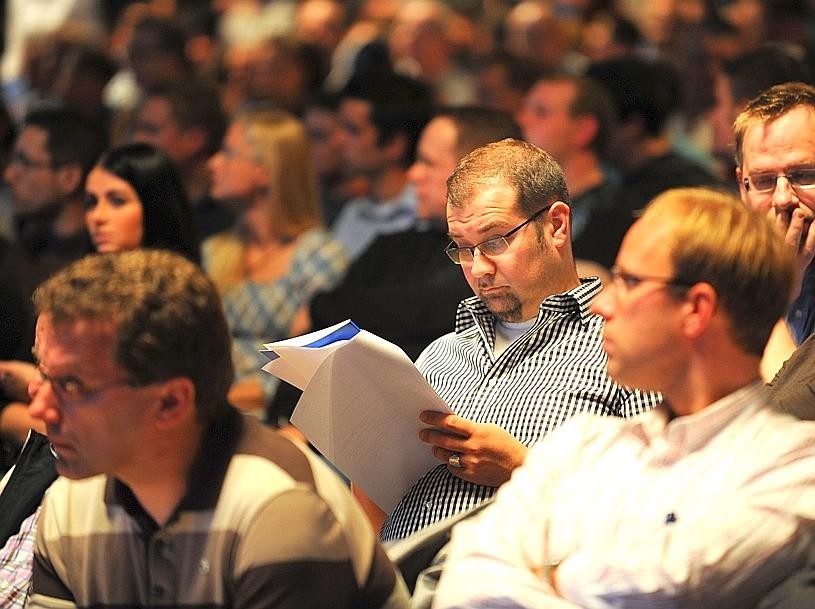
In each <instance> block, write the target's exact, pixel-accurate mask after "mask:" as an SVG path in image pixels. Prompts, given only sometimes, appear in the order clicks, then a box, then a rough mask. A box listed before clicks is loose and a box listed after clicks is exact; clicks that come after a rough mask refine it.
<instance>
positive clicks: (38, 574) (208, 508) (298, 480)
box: [30, 408, 407, 609]
mask: <svg viewBox="0 0 815 609" xmlns="http://www.w3.org/2000/svg"><path fill="white" fill-rule="evenodd" d="M202 445H203V448H202V450H201V452H200V454H199V456H198V458H197V460H196V463H195V464H194V466H193V468H192V470H191V472H190V482H189V490H188V492H187V494H186V495H185V496H184V498H183V499H182V501H181V503H180V504H179V506H178V508H177V509H176V511H175V513H174V514H173V515H172V516H171V517H170V519H169V520H168V522H167V523H166V524H164V525H163V526H159V525H157V524H156V522H155V521H154V520H153V519H152V518H151V517H150V516H149V515H148V514H147V513H146V512H145V511H144V510H143V509H142V507H141V506H140V504H139V503H138V501H137V500H136V498H135V497H134V495H133V493H132V492H131V491H130V489H129V488H128V487H127V486H125V485H124V484H122V483H121V482H119V481H117V480H116V479H114V478H110V477H108V476H104V475H100V476H94V477H91V478H87V479H84V480H68V479H65V478H60V479H58V480H57V481H56V482H55V483H54V485H53V486H52V488H51V491H50V492H49V494H48V495H47V497H46V499H45V501H44V503H43V510H42V515H41V518H40V524H39V530H38V535H37V548H36V551H35V562H34V575H33V587H32V595H31V599H30V606H31V607H62V608H64V607H74V606H76V607H95V608H105V607H148V606H164V607H182V608H183V607H196V608H204V607H206V608H218V607H243V608H252V607H276V608H281V609H284V608H285V609H289V608H290V609H306V608H325V609H328V608H345V607H347V608H351V607H372V608H373V607H383V608H391V607H393V608H401V607H405V606H406V603H407V601H406V596H405V592H404V587H403V584H402V583H401V580H400V579H399V578H398V577H397V575H396V574H395V571H394V568H393V566H392V565H391V563H390V562H389V561H388V559H387V558H386V556H385V554H384V553H383V551H382V550H381V548H380V546H379V544H378V542H377V540H376V538H375V535H374V532H373V530H372V529H371V527H370V524H369V523H368V522H367V520H366V519H365V516H364V515H363V514H362V512H361V510H360V509H359V508H358V506H357V504H356V502H355V501H354V499H353V498H352V497H351V495H350V493H349V492H348V489H347V488H346V487H345V485H344V484H343V483H342V482H341V481H340V479H339V478H338V477H337V476H336V475H335V474H334V473H333V472H331V471H330V470H329V469H328V467H327V466H325V464H324V463H323V462H322V461H320V459H319V458H316V457H315V456H314V455H313V454H311V453H309V452H308V451H307V450H305V449H301V448H300V447H299V446H297V445H296V444H295V443H293V442H292V441H290V440H288V439H287V438H285V437H284V436H282V435H281V434H279V433H278V432H276V431H274V430H273V429H271V428H267V427H264V426H263V425H262V424H261V423H259V422H258V421H257V420H255V419H253V418H251V417H244V416H242V415H240V414H238V413H237V411H235V410H234V409H232V408H229V412H228V415H227V416H226V417H224V419H223V420H221V421H218V422H216V423H215V424H213V425H212V426H211V427H210V430H209V432H208V433H207V434H206V436H205V438H204V441H203V443H202Z"/></svg>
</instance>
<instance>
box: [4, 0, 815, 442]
mask: <svg viewBox="0 0 815 609" xmlns="http://www.w3.org/2000/svg"><path fill="white" fill-rule="evenodd" d="M1 17H2V20H3V22H4V31H5V36H4V38H3V40H2V64H1V65H0V74H1V75H2V101H3V107H2V108H0V165H2V167H3V168H4V170H3V173H2V177H3V179H2V184H0V273H2V274H0V282H1V283H2V284H3V286H2V287H0V298H2V299H3V303H4V304H3V312H2V320H0V323H2V339H1V340H0V359H3V360H13V359H30V353H29V350H30V347H31V344H32V340H31V328H32V327H33V326H32V323H31V318H30V311H28V310H27V307H28V304H27V299H28V298H29V296H30V293H31V290H32V289H33V287H34V286H35V285H36V284H37V283H38V282H39V281H40V280H42V279H43V278H44V277H46V276H48V275H49V274H50V273H51V272H53V271H54V270H55V269H56V268H59V267H60V266H63V265H64V264H65V263H66V262H68V261H70V260H72V259H75V258H77V257H79V256H81V255H83V254H84V253H87V252H89V251H92V250H94V249H96V250H98V251H112V250H118V249H131V248H135V247H142V246H151V247H168V248H170V249H176V250H177V251H182V252H184V253H187V255H188V257H190V258H192V259H194V260H199V259H200V260H201V262H202V264H203V266H204V268H205V269H206V270H207V271H208V272H209V273H210V274H211V276H212V277H213V278H214V279H215V281H216V284H217V285H218V287H219V289H220V290H221V292H222V294H223V296H224V301H225V306H226V308H227V315H228V317H229V319H230V323H232V324H233V334H234V336H235V338H236V348H235V360H236V364H237V369H238V377H239V378H238V383H237V384H236V387H235V388H234V391H233V394H232V396H231V397H232V399H233V400H234V401H235V402H236V403H238V404H239V405H244V406H245V408H246V409H247V410H261V411H262V410H268V409H269V408H270V404H272V403H273V402H274V400H275V399H276V394H277V393H278V387H277V386H276V385H275V384H274V383H275V381H274V379H273V378H272V377H269V376H268V375H260V373H259V372H258V368H259V366H260V365H261V364H262V360H259V359H258V357H259V356H258V355H257V353H256V350H257V348H258V347H259V345H260V343H261V342H263V341H271V340H276V339H282V338H286V337H287V336H290V335H292V334H296V333H300V332H302V331H305V330H308V329H309V328H312V327H315V326H320V325H323V324H327V323H333V322H336V321H340V320H341V319H342V318H343V315H345V312H335V313H332V312H331V311H326V308H328V309H330V308H331V306H332V305H333V304H336V303H338V302H340V301H341V297H342V293H336V294H335V295H334V297H333V298H332V299H330V300H329V302H328V303H326V301H325V299H323V300H322V304H320V303H321V301H320V299H319V298H317V299H314V297H315V295H317V294H319V293H321V292H327V291H329V290H335V289H337V288H338V286H339V287H341V286H342V285H343V281H346V282H352V283H353V281H354V277H355V276H356V275H360V273H361V277H362V279H359V282H360V285H362V284H366V282H367V284H370V283H371V281H374V282H376V281H382V282H387V281H389V280H393V278H390V279H389V278H388V277H384V276H378V275H376V274H375V273H374V274H371V273H372V272H371V267H372V266H376V265H379V266H387V265H388V261H387V259H386V258H385V257H382V256H377V257H376V258H375V264H372V263H371V262H370V260H369V261H368V267H365V266H364V265H365V259H364V257H363V254H364V251H365V250H367V249H368V248H369V247H370V246H371V244H372V242H373V240H374V238H375V237H376V236H377V235H384V234H387V233H398V232H401V231H405V230H408V229H413V228H417V227H418V228H421V229H423V230H424V229H426V228H427V227H428V226H430V225H435V226H436V228H438V227H439V226H441V227H442V234H443V233H444V230H443V220H444V213H443V211H441V212H438V211H436V212H433V211H428V210H427V209H424V208H423V206H425V207H426V205H427V201H429V200H430V198H432V197H431V195H430V194H428V192H426V189H427V188H429V187H428V186H427V184H429V178H428V176H427V175H426V174H427V173H428V172H430V171H431V170H432V164H433V158H432V157H433V152H434V149H433V146H432V144H431V143H426V147H428V148H427V149H426V150H425V151H424V152H423V151H422V149H421V145H420V147H419V153H418V157H417V154H416V144H417V141H418V137H419V133H420V131H421V129H422V128H423V127H424V126H425V125H426V124H427V122H428V121H429V120H430V118H431V117H432V116H433V115H434V114H436V113H438V112H439V111H440V109H442V108H450V107H459V106H477V107H483V108H490V109H492V110H496V111H500V112H503V113H505V114H506V115H508V116H510V117H512V118H514V119H515V121H516V122H517V124H518V126H519V127H520V132H519V133H520V135H521V136H522V137H523V138H524V139H526V140H528V141H530V142H531V143H534V144H536V145H538V146H540V147H541V148H543V149H545V150H547V151H548V152H550V153H551V154H552V155H553V156H554V157H555V158H556V159H557V160H558V162H559V163H560V164H561V165H562V166H563V167H564V171H565V174H566V178H567V181H568V185H569V189H570V192H571V196H572V205H573V212H572V213H573V216H574V221H573V231H574V232H573V235H572V236H573V239H574V242H575V253H576V255H577V257H579V258H581V259H583V260H586V261H589V262H591V263H595V264H598V265H600V266H601V267H602V266H605V267H608V266H610V265H611V264H612V263H613V259H614V255H615V253H616V249H617V247H618V246H619V240H620V238H621V236H622V234H623V232H624V231H625V229H626V228H627V227H628V225H629V224H630V223H631V219H632V215H631V212H632V211H634V210H637V209H640V208H641V207H643V206H644V204H645V203H646V202H647V201H648V200H650V199H651V198H652V197H653V196H654V195H656V194H657V193H659V192H661V191H663V190H665V189H667V188H670V187H674V186H686V185H702V184H705V185H719V186H722V187H724V188H729V189H731V190H733V191H734V192H735V191H737V183H736V180H735V175H734V168H735V163H734V160H733V151H734V147H733V135H732V133H733V132H732V123H733V119H734V118H735V116H736V114H737V113H738V112H739V110H740V109H741V108H742V107H743V105H744V104H745V103H746V101H747V100H749V99H751V98H752V97H754V96H755V95H756V94H757V93H758V92H759V91H762V90H764V89H766V88H767V87H769V86H771V85H773V84H776V83H779V82H786V81H804V82H810V83H811V82H812V78H813V74H812V67H813V65H815V51H814V50H813V49H815V2H812V1H811V0H809V1H807V0H523V1H510V0H347V1H344V2H343V1H338V0H268V1H265V2H264V1H262V0H152V1H149V2H145V1H140V2H137V1H132V0H7V1H6V2H5V3H3V4H2V16H1ZM349 100H350V102H349ZM360 101H362V103H363V105H362V106H360V105H359V103H358V102H360ZM355 103H356V105H355ZM55 113H56V114H55ZM389 113H390V114H389ZM587 116H588V117H590V118H591V121H589V122H588V123H587V122H585V121H584V120H583V119H584V118H585V117H587ZM395 133H397V134H399V133H401V134H404V135H405V141H404V142H401V141H398V140H397V138H395V137H393V134H395ZM371 134H373V135H371ZM394 142H397V143H398V144H399V145H398V146H397V148H393V147H392V146H391V144H394ZM136 144H138V145H140V146H142V147H145V146H146V147H147V148H140V147H139V146H136ZM394 145H396V144H394ZM134 146H135V148H134ZM156 150H158V151H159V152H160V153H161V158H158V159H155V158H153V157H154V153H155V151H156ZM105 151H108V154H106V156H104V157H101V155H102V153H103V152H105ZM111 151H113V152H112V153H111ZM270 151H273V152H270ZM100 157H101V158H102V161H99V159H100ZM122 159H124V160H122ZM244 161H247V162H246V163H244ZM72 163H77V164H78V166H79V168H80V169H79V171H78V172H74V173H71V172H69V171H67V170H66V171H62V170H63V169H64V168H66V167H68V166H69V165H71V164H72ZM166 163H169V167H170V169H169V170H166V168H165V164H166ZM94 167H96V168H101V169H102V170H103V171H102V173H101V174H99V175H96V176H95V179H94V180H93V187H92V188H91V185H90V181H89V183H88V185H87V186H86V184H85V179H86V178H87V176H88V174H89V173H90V172H91V170H92V169H93V168H94ZM168 171H169V173H170V174H173V175H172V176H170V177H167V176H166V175H165V174H166V173H167V172H168ZM447 172H448V173H449V168H448V169H447ZM91 175H94V174H93V173H92V174H91ZM111 175H112V176H113V177H114V178H118V179H120V181H121V180H123V181H124V182H125V183H126V184H127V185H129V186H130V187H132V188H131V190H133V189H135V191H134V192H133V194H134V196H135V197H136V198H137V200H138V201H139V203H140V204H141V210H140V211H139V212H138V213H139V215H138V220H137V221H135V223H136V224H137V225H138V227H137V228H138V229H139V230H140V231H141V232H139V231H138V230H137V231H136V236H135V237H134V238H133V239H131V240H130V241H129V242H127V243H113V242H112V240H113V239H114V238H113V237H112V236H111V235H112V234H113V232H112V231H109V232H106V229H105V228H104V226H106V224H105V223H106V222H109V221H110V220H109V219H108V217H107V216H105V213H107V212H106V211H105V209H106V207H105V206H106V205H108V206H109V207H110V208H111V209H115V210H119V211H121V210H122V209H123V208H124V206H125V204H126V201H123V200H122V197H121V196H119V195H116V193H117V192H118V191H116V184H118V183H114V185H113V186H111V185H110V184H111V183H109V182H105V181H104V180H103V179H102V178H105V179H109V177H110V176H111ZM158 175H161V176H164V177H161V178H160V179H161V180H163V181H161V182H160V184H161V185H162V186H161V190H160V192H159V193H155V192H153V193H150V192H148V191H146V190H144V189H145V188H147V187H146V186H145V184H147V183H153V184H154V183H155V180H158V179H159V178H158V177H156V176H158ZM100 176H101V177H100ZM145 176H146V177H145ZM443 177H444V176H442V178H443ZM100 180H101V181H100ZM423 189H425V190H423ZM148 190H149V188H148ZM111 193H113V194H111ZM162 194H163V195H164V196H165V197H169V199H168V201H167V205H166V206H165V207H164V208H163V209H161V210H158V208H159V207H161V204H160V203H157V204H154V203H151V201H153V200H155V199H156V198H158V199H161V196H162ZM113 195H116V196H113ZM442 197H443V194H442ZM170 199H171V200H170ZM182 199H186V200H185V201H182V202H181V203H176V202H177V201H179V200H182ZM417 199H418V203H417ZM349 201H350V202H352V203H358V202H360V201H363V202H365V201H367V202H374V203H383V202H384V203H386V204H387V205H383V206H382V207H389V208H393V209H398V210H400V212H399V214H394V215H393V217H388V218H384V217H380V216H381V214H379V215H377V214H378V212H377V214H374V216H375V217H373V218H372V216H371V213H370V211H366V209H367V208H360V207H359V206H357V207H354V205H351V206H350V207H349V205H348V203H349ZM417 205H418V212H417V211H416V209H417ZM363 207H364V206H363ZM151 210H152V211H151ZM405 210H406V211H405ZM153 214H156V218H154V219H152V220H150V217H152V216H153ZM366 214H367V215H366ZM164 215H166V216H167V217H164ZM151 223H152V224H151ZM366 223H367V224H366ZM179 224H180V228H176V229H173V234H172V235H165V234H160V233H161V231H159V232H156V230H157V228H156V227H158V226H165V225H166V226H175V227H177V226H178V225H179ZM373 224H376V225H377V226H379V228H378V229H376V230H374V231H373V232H370V231H369V232H368V233H365V234H364V235H363V234H362V233H360V232H359V230H360V228H359V227H360V226H367V227H369V228H370V226H371V225H373ZM191 240H192V241H191ZM193 242H194V245H191V243H193ZM198 243H201V244H203V247H202V248H201V250H200V252H199V248H198V246H197V244H198ZM406 243H409V245H405V244H399V245H398V247H397V246H394V247H393V248H392V249H393V250H396V249H400V250H402V251H404V250H405V248H408V249H410V251H411V252H412V251H414V250H413V249H412V248H417V247H418V246H417V245H416V241H415V240H411V241H409V242H406ZM443 247H444V243H443V242H442V243H441V245H440V247H436V245H435V241H434V242H433V248H434V249H433V252H436V251H438V257H439V260H441V261H442V262H441V263H440V264H449V261H446V259H445V257H444V255H443V254H442V251H441V250H442V249H443ZM393 264H396V263H393ZM354 265H357V266H354ZM359 265H363V266H362V267H360V266H359ZM362 268H365V269H367V270H366V272H365V273H362V271H361V269H362ZM349 269H350V271H349ZM355 269H356V271H358V272H357V273H356V275H355V273H354V271H355ZM600 270H602V269H600ZM424 272H425V271H422V273H424ZM451 272H453V273H456V274H459V275H460V273H458V271H456V270H455V269H451ZM346 273H347V278H346V279H345V280H344V277H346ZM407 274H408V271H407V270H406V269H405V267H403V266H401V263H398V266H397V267H395V268H393V275H396V276H397V278H398V280H399V281H404V280H405V279H406V275H407ZM372 277H375V278H374V279H372ZM415 279H416V280H417V281H419V282H421V281H423V280H424V281H429V280H428V278H427V276H423V277H418V278H415ZM357 287H358V288H359V289H361V288H360V286H357ZM455 287H456V289H455V293H454V294H452V295H451V296H450V298H449V300H450V303H451V304H450V305H449V306H447V308H445V309H444V311H443V319H442V323H439V324H438V325H436V326H432V327H430V324H428V327H429V331H428V337H427V340H425V338H424V337H420V339H416V338H415V337H404V336H401V337H400V336H397V335H394V336H389V335H388V329H387V328H386V327H382V328H379V327H376V323H375V321H371V322H370V323H369V326H373V327H371V329H373V330H375V331H377V332H378V333H380V334H382V335H384V336H385V337H386V338H391V339H392V340H394V341H395V342H397V343H399V344H400V345H402V346H403V347H404V348H405V349H406V350H407V351H408V352H409V353H410V354H411V355H412V356H414V357H415V355H417V354H418V352H419V351H420V350H421V349H422V348H423V347H424V346H425V345H426V344H427V342H429V340H430V339H431V338H434V337H435V336H438V335H439V334H441V333H443V332H445V331H447V329H449V328H451V327H452V321H453V318H454V314H455V303H456V302H457V301H458V300H459V299H460V298H463V297H464V296H466V295H467V293H468V292H467V287H466V285H464V283H463V281H462V280H461V279H460V278H459V283H458V284H457V285H456V286H455ZM360 294H361V292H360V291H357V292H354V291H353V290H352V291H351V295H350V301H351V302H352V303H354V304H355V305H356V307H357V310H361V309H365V308H366V307H367V306H368V305H370V304H371V303H373V302H375V301H376V297H371V298H367V297H365V298H360ZM312 299H314V302H315V306H314V307H311V308H310V307H309V303H310V302H311V301H312ZM441 308H442V307H440V306H438V307H437V309H441ZM448 309H449V310H448ZM353 310H354V309H353V308H352V311H353ZM403 313H404V311H403ZM360 315H362V313H360ZM423 320H424V321H428V319H427V318H426V317H425V318H423ZM396 324H397V325H401V326H403V327H404V326H406V325H411V324H406V323H405V322H404V319H402V321H401V323H400V322H399V321H398V320H397V322H396ZM402 329H404V328H402ZM241 362H245V363H243V364H242V363H241ZM242 370H243V372H244V373H242ZM258 375H260V376H258ZM252 377H254V378H252ZM5 392H6V397H5V399H6V401H11V402H13V401H14V400H15V399H21V398H20V395H19V392H15V391H14V390H13V388H9V387H6V388H5ZM272 410H273V412H271V414H269V413H267V415H266V416H267V418H268V419H269V420H270V421H271V422H277V421H278V420H279V419H280V416H278V414H279V413H277V412H276V411H274V409H272ZM3 412H4V413H6V414H8V413H10V412H12V410H10V409H8V408H6V409H5V410H4V411H3ZM281 412H282V413H283V415H282V417H283V418H284V419H285V413H286V412H288V410H287V409H286V407H282V410H281ZM1 421H2V423H0V432H2V433H3V437H4V438H5V439H6V442H7V443H8V442H9V438H14V437H17V438H21V437H24V433H25V431H27V429H28V426H29V425H30V424H31V422H30V421H28V420H25V421H22V422H21V423H20V424H19V426H18V427H16V428H15V426H14V425H12V424H11V423H9V422H8V421H6V420H1ZM14 429H18V431H17V432H16V435H15V432H14V431H13V430H14Z"/></svg>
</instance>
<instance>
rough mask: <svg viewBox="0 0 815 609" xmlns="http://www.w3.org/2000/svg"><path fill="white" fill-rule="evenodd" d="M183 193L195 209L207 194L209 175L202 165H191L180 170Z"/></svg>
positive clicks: (204, 165)
mask: <svg viewBox="0 0 815 609" xmlns="http://www.w3.org/2000/svg"><path fill="white" fill-rule="evenodd" d="M182 181H183V183H184V192H186V193H187V197H189V200H190V204H191V205H192V206H193V207H195V205H196V203H198V202H199V201H201V200H202V199H203V198H204V197H206V196H207V193H209V187H210V182H211V180H210V174H209V171H208V170H207V167H206V164H204V163H191V164H190V165H189V166H187V167H186V169H183V170H182Z"/></svg>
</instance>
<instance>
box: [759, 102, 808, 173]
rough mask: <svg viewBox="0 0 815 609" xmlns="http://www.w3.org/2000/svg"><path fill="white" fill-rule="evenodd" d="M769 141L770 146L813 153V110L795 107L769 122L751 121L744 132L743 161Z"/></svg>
mask: <svg viewBox="0 0 815 609" xmlns="http://www.w3.org/2000/svg"><path fill="white" fill-rule="evenodd" d="M767 140H769V142H770V144H773V145H781V146H787V147H794V148H796V149H803V150H806V151H808V152H813V153H815V108H812V107H809V106H796V107H794V108H792V109H791V110H789V111H788V112H785V113H784V114H782V115H780V116H777V117H775V118H773V119H771V120H755V121H751V122H750V123H749V124H748V125H747V127H746V128H745V130H744V155H745V160H746V159H747V157H748V156H749V155H750V153H751V152H754V150H753V148H754V147H761V146H762V145H764V144H766V143H767Z"/></svg>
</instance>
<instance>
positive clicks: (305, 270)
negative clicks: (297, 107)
mask: <svg viewBox="0 0 815 609" xmlns="http://www.w3.org/2000/svg"><path fill="white" fill-rule="evenodd" d="M210 169H211V170H212V189H211V194H212V196H213V197H214V198H216V199H220V200H221V201H223V202H225V203H226V204H228V205H229V206H230V207H232V208H233V209H234V210H235V212H236V213H237V216H238V220H237V222H236V224H235V227H234V228H233V229H231V230H229V231H225V232H222V233H218V234H216V235H213V236H212V237H210V238H209V239H207V240H206V241H205V242H204V244H203V264H204V268H205V269H206V270H207V271H208V272H209V274H210V276H211V277H212V279H213V280H214V281H215V283H216V285H217V286H218V289H219V290H220V292H221V295H222V296H223V300H224V307H225V310H226V315H227V318H228V319H229V322H230V325H231V328H232V335H233V339H234V346H233V357H234V361H235V371H236V382H235V385H234V386H233V388H232V392H231V394H230V399H231V400H232V402H233V403H234V404H235V405H236V406H238V407H240V408H243V409H244V410H250V411H257V412H262V410H263V409H264V407H265V405H266V404H267V403H268V401H269V399H270V398H271V397H272V396H273V395H274V391H275V389H276V387H277V384H276V381H277V380H276V379H275V378H274V377H272V376H271V375H268V374H266V373H265V372H262V371H261V370H260V368H261V366H262V365H263V364H264V363H265V361H266V360H265V359H264V358H263V356H262V355H260V354H259V353H258V350H259V349H260V348H261V346H262V343H263V342H268V341H274V340H279V339H282V338H286V337H288V336H290V335H291V328H292V324H293V323H294V321H295V318H296V316H297V314H298V311H300V309H301V308H303V306H304V305H305V304H306V303H307V302H308V301H309V300H310V299H311V297H312V296H313V295H314V294H315V293H316V292H318V291H322V290H327V289H331V288H332V287H334V286H335V285H336V284H337V283H338V282H339V280H340V279H341V278H342V276H343V274H344V272H345V270H346V268H347V266H348V259H347V257H346V254H345V251H344V250H343V248H342V245H340V244H339V242H337V241H335V240H334V239H333V238H332V237H331V236H330V233H328V231H327V230H326V229H325V228H324V226H323V223H322V220H321V218H320V212H319V202H318V195H317V181H316V177H315V171H314V167H313V164H312V158H311V152H310V149H309V143H308V137H307V135H306V132H305V129H304V127H303V125H302V123H301V122H300V121H299V120H297V119H296V118H294V117H293V116H291V115H289V114H287V113H286V112H283V111H280V110H251V111H245V112H242V113H240V114H238V115H237V116H236V117H235V118H234V119H233V120H232V123H231V124H230V126H229V129H228V130H227V133H226V137H225V138H224V143H223V146H222V148H221V150H220V152H218V153H217V154H216V155H215V156H214V157H212V159H211V161H210Z"/></svg>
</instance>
